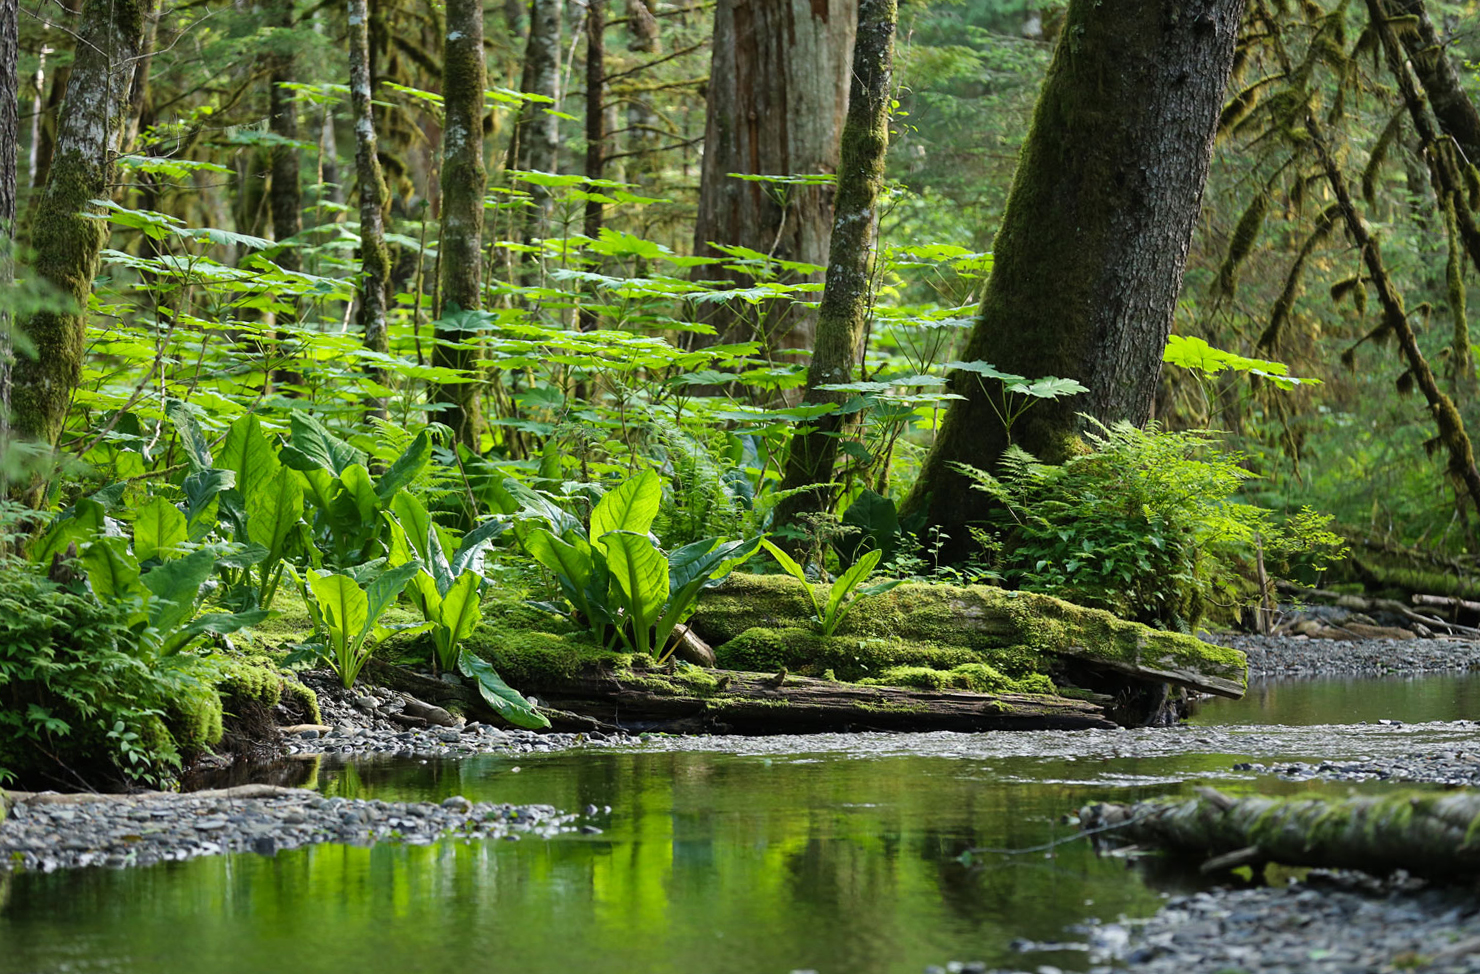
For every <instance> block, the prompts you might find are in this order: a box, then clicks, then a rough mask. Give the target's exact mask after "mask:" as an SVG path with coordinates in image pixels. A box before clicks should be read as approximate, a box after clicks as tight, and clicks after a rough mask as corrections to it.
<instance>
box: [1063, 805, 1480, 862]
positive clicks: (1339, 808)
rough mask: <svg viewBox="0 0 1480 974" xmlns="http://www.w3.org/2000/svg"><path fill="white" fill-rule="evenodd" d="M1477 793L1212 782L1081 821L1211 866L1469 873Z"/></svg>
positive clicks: (1104, 809)
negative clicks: (1346, 792)
mask: <svg viewBox="0 0 1480 974" xmlns="http://www.w3.org/2000/svg"><path fill="white" fill-rule="evenodd" d="M1477 822H1480V794H1476V793H1475V792H1473V791H1468V790H1465V791H1456V792H1449V793H1441V792H1412V791H1409V792H1399V793H1397V794H1390V795H1384V796H1358V797H1353V798H1329V797H1325V796H1314V797H1305V796H1294V797H1287V798H1266V797H1263V796H1258V795H1256V796H1252V797H1248V798H1231V797H1229V796H1227V795H1224V794H1221V793H1219V792H1217V791H1214V790H1213V789H1211V788H1199V789H1198V797H1196V798H1188V799H1182V800H1172V801H1154V802H1137V803H1135V804H1132V805H1089V806H1086V807H1085V808H1083V809H1081V810H1080V813H1079V825H1080V828H1081V829H1084V830H1086V831H1096V830H1103V831H1105V832H1106V833H1107V838H1108V839H1109V840H1110V841H1112V842H1116V843H1131V842H1134V843H1136V844H1138V845H1145V846H1154V847H1161V848H1165V849H1170V850H1173V851H1176V852H1179V853H1182V854H1183V855H1188V854H1191V855H1200V856H1205V857H1213V858H1212V859H1210V860H1209V861H1208V862H1206V863H1205V864H1204V867H1203V868H1204V870H1205V871H1209V872H1211V871H1216V870H1219V869H1224V870H1226V869H1228V868H1232V867H1234V866H1239V865H1250V864H1252V865H1263V864H1264V863H1268V862H1278V863H1282V864H1284V865H1287V866H1314V867H1317V868H1322V869H1360V870H1363V871H1365V872H1368V873H1371V874H1373V875H1375V876H1379V877H1386V876H1387V875H1388V874H1389V873H1391V872H1393V871H1394V870H1398V869H1403V870H1407V871H1408V872H1409V873H1412V874H1413V875H1415V876H1423V877H1427V878H1430V879H1444V880H1471V879H1473V878H1474V876H1475V871H1476V870H1477V869H1480V846H1477V845H1476V844H1475V843H1474V841H1473V836H1474V833H1475V827H1476V823H1477Z"/></svg>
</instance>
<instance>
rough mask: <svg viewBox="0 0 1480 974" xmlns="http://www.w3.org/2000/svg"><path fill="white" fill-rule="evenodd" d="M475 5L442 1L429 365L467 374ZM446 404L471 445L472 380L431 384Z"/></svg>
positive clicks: (479, 51) (479, 186) (480, 175)
mask: <svg viewBox="0 0 1480 974" xmlns="http://www.w3.org/2000/svg"><path fill="white" fill-rule="evenodd" d="M484 87H485V85H484V65H483V6H482V4H481V2H478V0H448V3H447V43H446V51H445V53H444V56H443V74H442V97H443V99H444V103H445V105H446V115H447V122H446V129H445V130H444V132H443V135H442V237H441V241H440V243H439V251H438V252H439V255H440V256H439V259H438V260H439V263H440V264H441V272H442V278H441V291H442V309H441V314H440V320H439V321H438V324H437V334H436V342H437V344H436V348H435V349H434V350H433V352H432V364H433V365H435V366H440V367H442V368H449V369H457V370H458V371H460V372H462V373H464V374H465V375H466V376H467V377H468V378H469V379H473V378H475V376H474V373H475V372H476V370H477V365H478V356H477V352H476V350H475V349H473V348H472V347H471V345H472V343H473V342H475V341H476V340H477V332H476V331H469V330H464V329H463V328H461V327H459V326H458V325H457V324H455V323H450V322H449V319H452V320H454V321H455V316H456V314H457V313H458V312H462V311H474V310H476V309H478V308H479V307H481V301H482V295H481V291H482V286H483V274H482V268H483V194H484V191H485V189H486V186H485V183H486V178H485V174H484V170H483V89H484ZM437 399H438V401H440V402H442V403H445V404H446V409H445V410H444V411H443V412H442V413H441V414H440V419H441V420H442V422H444V423H446V424H447V425H448V426H450V427H451V428H452V430H453V433H454V435H455V436H456V437H457V441H458V442H459V443H463V444H465V445H466V446H467V447H468V448H469V449H472V450H475V451H476V450H477V449H478V439H479V429H478V383H477V382H475V381H468V382H460V383H447V384H444V385H440V386H438V387H437Z"/></svg>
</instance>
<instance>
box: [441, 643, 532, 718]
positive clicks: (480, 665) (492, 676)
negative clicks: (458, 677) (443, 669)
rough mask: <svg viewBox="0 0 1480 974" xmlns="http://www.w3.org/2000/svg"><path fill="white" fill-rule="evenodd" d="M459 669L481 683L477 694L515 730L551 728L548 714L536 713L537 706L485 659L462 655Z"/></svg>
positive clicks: (459, 657) (458, 661) (458, 664)
mask: <svg viewBox="0 0 1480 974" xmlns="http://www.w3.org/2000/svg"><path fill="white" fill-rule="evenodd" d="M457 668H458V671H459V672H460V673H462V675H463V676H465V677H467V678H468V679H470V680H473V681H475V682H476V683H477V684H478V693H479V694H480V695H482V697H483V699H484V701H485V702H487V704H488V706H490V707H492V708H493V711H494V713H496V714H498V715H499V716H500V717H502V718H503V719H504V720H506V721H508V722H509V723H511V724H513V725H514V726H515V727H524V728H528V729H529V730H540V729H542V728H545V727H549V726H550V721H549V720H548V719H547V718H546V717H545V715H544V714H542V713H540V712H539V711H538V710H535V709H534V706H533V705H532V704H531V703H530V702H529V701H528V700H526V699H524V695H523V694H521V693H520V692H519V691H518V690H515V689H514V688H513V687H511V686H509V685H508V684H507V683H505V682H504V681H503V679H502V678H501V677H500V676H499V675H498V671H497V670H495V669H494V668H493V667H492V666H490V665H489V664H488V662H487V661H486V660H483V659H480V658H478V657H477V656H474V655H473V654H472V653H459V654H458V657H457Z"/></svg>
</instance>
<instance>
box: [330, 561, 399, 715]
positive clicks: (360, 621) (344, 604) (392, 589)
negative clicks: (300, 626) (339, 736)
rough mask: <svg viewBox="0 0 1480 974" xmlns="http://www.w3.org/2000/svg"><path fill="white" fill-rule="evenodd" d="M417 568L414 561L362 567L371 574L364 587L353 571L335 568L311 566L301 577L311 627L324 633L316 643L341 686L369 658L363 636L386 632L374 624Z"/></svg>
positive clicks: (349, 681) (351, 679) (352, 679)
mask: <svg viewBox="0 0 1480 974" xmlns="http://www.w3.org/2000/svg"><path fill="white" fill-rule="evenodd" d="M420 570H421V566H420V565H418V564H405V565H400V566H398V567H396V568H390V569H385V570H379V571H374V572H373V573H366V574H371V576H372V577H371V578H370V582H369V584H368V585H367V586H364V587H362V586H361V584H360V582H358V581H357V580H356V579H355V578H353V577H352V576H350V575H345V574H342V573H337V572H326V571H311V572H309V574H308V577H307V579H305V580H303V586H304V594H305V596H306V597H307V598H308V600H309V605H310V609H311V612H312V614H313V617H314V623H315V630H316V631H317V632H319V633H320V634H321V635H322V638H323V642H322V643H320V644H318V645H317V646H316V647H315V649H316V650H317V652H318V654H319V655H320V656H321V658H322V659H323V660H324V662H326V663H327V664H328V665H329V666H330V668H332V669H333V670H334V672H335V673H336V674H337V675H338V676H339V679H340V680H341V681H342V682H343V683H344V685H345V687H351V686H354V683H355V680H356V678H358V677H359V675H360V670H361V669H363V668H364V666H365V663H366V662H367V661H368V660H369V659H370V649H369V648H368V647H367V645H366V644H367V642H369V641H370V640H371V638H372V637H374V640H375V641H376V642H378V641H379V640H380V639H381V638H383V637H384V636H386V635H389V631H388V630H385V629H382V628H380V627H378V626H377V625H376V624H377V622H378V621H379V620H380V617H381V616H382V615H383V614H384V613H385V610H386V609H388V608H390V606H391V603H392V602H394V601H395V600H396V596H398V595H400V594H401V589H403V588H405V586H406V583H407V582H409V581H410V580H411V578H412V576H413V575H415V574H416V573H417V572H418V571H420Z"/></svg>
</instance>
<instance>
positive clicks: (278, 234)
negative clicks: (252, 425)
mask: <svg viewBox="0 0 1480 974" xmlns="http://www.w3.org/2000/svg"><path fill="white" fill-rule="evenodd" d="M280 14H281V19H280V20H279V22H278V29H279V30H281V31H282V32H283V33H284V34H285V35H286V34H288V33H289V32H291V31H292V29H293V26H294V24H293V5H292V4H291V3H284V4H283V6H282V9H281V11H280ZM279 43H283V42H282V41H280V42H279ZM295 61H296V58H294V57H293V55H292V54H291V53H282V54H275V55H273V57H272V68H271V71H270V72H269V74H268V89H269V90H268V115H267V129H268V131H269V132H271V133H272V134H274V135H276V136H277V137H278V139H280V140H281V141H274V143H273V145H272V157H271V168H270V173H271V176H270V179H271V188H270V190H269V191H268V200H267V204H268V209H269V210H270V211H271V213H272V237H273V239H274V240H276V241H278V242H280V243H281V242H282V241H285V240H287V239H289V238H290V237H295V236H297V235H298V234H299V233H301V232H302V231H303V191H302V188H301V186H300V184H299V172H300V169H301V165H302V159H301V156H302V153H301V152H300V151H299V150H298V146H297V144H296V143H297V142H298V102H297V101H296V100H295V99H294V98H293V93H292V92H291V91H289V90H288V89H286V88H284V87H283V85H284V84H290V83H292V82H293V81H295V80H296V79H295V77H294V62H295ZM298 247H299V245H298V244H297V243H292V244H288V245H286V246H283V247H280V248H279V249H278V250H277V252H276V253H275V254H274V255H273V258H272V259H273V261H274V262H275V263H276V264H277V265H278V266H279V267H281V268H282V269H283V270H286V271H301V270H303V260H302V258H301V256H300V251H299V249H298ZM279 300H280V301H283V302H284V303H286V304H288V305H289V306H290V310H287V311H278V312H277V313H276V321H277V323H278V324H280V325H288V326H291V325H293V324H296V323H297V321H298V302H297V300H296V299H294V298H280V299H279ZM277 338H278V342H279V343H282V342H284V341H287V340H288V339H289V338H290V335H289V334H288V333H287V332H282V331H280V332H278V335H277ZM302 381H303V376H302V375H301V374H300V373H299V372H297V371H295V370H294V369H292V368H291V367H288V368H280V369H277V370H275V371H274V373H273V385H274V386H275V387H282V386H290V387H291V386H295V385H298V384H300V383H302Z"/></svg>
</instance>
